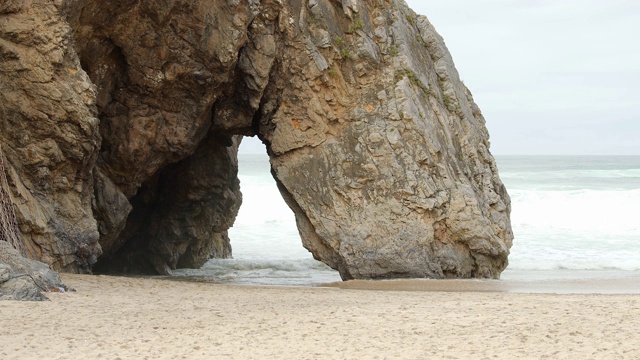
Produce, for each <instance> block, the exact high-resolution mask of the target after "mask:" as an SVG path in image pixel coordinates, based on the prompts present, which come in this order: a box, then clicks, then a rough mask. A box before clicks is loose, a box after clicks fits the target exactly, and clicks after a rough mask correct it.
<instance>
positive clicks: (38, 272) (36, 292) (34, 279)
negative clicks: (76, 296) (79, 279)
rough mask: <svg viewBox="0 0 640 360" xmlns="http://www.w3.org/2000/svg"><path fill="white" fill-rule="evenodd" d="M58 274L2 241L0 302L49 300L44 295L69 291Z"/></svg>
mask: <svg viewBox="0 0 640 360" xmlns="http://www.w3.org/2000/svg"><path fill="white" fill-rule="evenodd" d="M67 290H68V288H67V287H66V286H65V285H64V284H63V283H62V281H61V280H60V277H59V276H58V273H56V272H55V271H53V270H50V269H49V267H48V266H47V265H46V264H43V263H41V262H38V261H34V260H30V259H26V258H24V257H23V256H21V255H20V253H18V251H16V250H15V249H14V248H13V247H12V246H11V245H9V243H8V242H6V241H0V300H29V301H42V300H48V298H47V297H46V295H44V293H46V292H50V291H57V292H61V291H67Z"/></svg>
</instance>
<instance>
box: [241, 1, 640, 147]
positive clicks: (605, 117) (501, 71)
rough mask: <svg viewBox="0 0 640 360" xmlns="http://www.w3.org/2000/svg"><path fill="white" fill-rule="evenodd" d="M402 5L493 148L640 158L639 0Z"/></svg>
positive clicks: (251, 143) (249, 144)
mask: <svg viewBox="0 0 640 360" xmlns="http://www.w3.org/2000/svg"><path fill="white" fill-rule="evenodd" d="M407 3H408V4H409V6H410V7H411V8H413V9H414V10H415V11H416V12H417V13H419V14H422V15H426V16H427V17H428V18H429V20H430V21H431V22H432V23H433V24H434V26H435V27H436V29H437V30H438V32H439V33H440V35H442V36H443V38H444V40H445V43H446V44H447V47H448V48H449V51H450V52H451V53H452V56H453V60H454V62H455V64H456V67H457V68H458V71H459V73H460V77H461V78H462V80H463V81H464V82H465V84H466V85H467V86H468V87H469V89H470V90H471V92H472V93H473V95H474V98H475V100H476V102H477V103H478V105H479V106H480V108H481V109H482V112H483V114H484V116H485V118H486V120H487V127H488V128H489V133H490V134H491V151H492V153H493V154H496V155H510V154H562V155H573V154H584V155H592V154H595V155H598V154H603V155H610V154H622V155H628V154H633V155H640V90H639V89H640V46H639V45H638V44H640V39H639V38H640V1H637V0H481V1H480V0H407ZM245 143H246V144H244V146H243V152H263V151H264V147H263V146H262V145H261V144H259V142H258V141H256V139H245Z"/></svg>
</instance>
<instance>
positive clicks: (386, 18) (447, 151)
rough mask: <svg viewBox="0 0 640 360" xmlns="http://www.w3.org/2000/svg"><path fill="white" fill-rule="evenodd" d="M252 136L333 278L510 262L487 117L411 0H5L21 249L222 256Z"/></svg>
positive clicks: (1, 51) (134, 257) (39, 254)
mask: <svg viewBox="0 0 640 360" xmlns="http://www.w3.org/2000/svg"><path fill="white" fill-rule="evenodd" d="M243 136H258V137H259V138H260V139H261V140H262V141H263V142H264V143H265V144H266V147H267V151H268V154H269V156H270V158H271V164H272V173H273V176H274V178H275V179H276V181H277V183H278V187H279V190H280V192H281V193H282V195H283V197H284V199H285V200H286V201H287V203H288V204H289V206H290V207H291V209H292V210H293V211H294V213H295V216H296V220H297V225H298V229H299V232H300V236H301V238H302V244H303V245H304V246H305V247H306V248H307V249H308V250H309V251H310V252H312V253H313V256H314V257H315V258H316V259H318V260H320V261H323V262H324V263H326V264H328V265H329V266H331V267H332V268H334V269H337V270H338V271H339V272H340V275H341V276H342V278H343V279H354V278H358V279H380V278H399V277H403V278H404V277H418V278H469V277H480V278H498V277H499V276H500V273H501V271H502V270H504V269H505V267H506V266H507V263H508V261H507V257H508V254H509V249H510V247H511V243H512V239H513V235H512V231H511V224H510V220H509V213H510V200H509V196H508V194H507V192H506V190H505V187H504V186H503V184H502V182H501V181H500V178H499V176H498V171H497V168H496V164H495V161H494V159H493V157H492V155H491V153H490V152H489V134H488V132H487V129H486V127H485V120H484V118H483V116H482V114H481V112H480V109H479V108H478V106H477V105H476V104H475V103H474V101H473V98H472V96H471V92H470V91H469V90H468V89H467V88H466V86H465V85H464V84H463V83H462V82H461V81H460V79H459V76H458V73H457V71H456V69H455V66H454V63H453V61H452V59H451V55H450V54H449V52H448V50H447V48H446V46H445V44H444V41H443V39H442V38H441V37H440V36H439V35H438V34H437V33H436V31H435V29H434V28H433V26H432V25H431V23H430V22H429V20H428V19H427V17H425V16H418V15H416V14H415V13H414V12H413V11H412V10H411V9H409V8H408V7H407V5H406V4H405V2H404V1H402V0H375V1H364V0H342V1H336V0H309V1H300V0H263V1H259V0H199V1H191V0H189V1H188V0H162V1H161V0H146V1H129V0H126V1H125V0H107V1H102V0H100V1H99V0H73V1H49V0H29V1H26V0H10V1H5V2H4V3H3V4H2V5H0V144H1V146H2V149H3V152H4V156H5V160H6V161H5V164H6V176H7V178H8V190H9V192H10V193H11V198H12V199H13V202H14V207H15V211H16V219H17V222H18V225H19V230H20V233H21V238H22V242H23V244H24V247H23V255H25V256H26V257H29V258H31V259H35V260H39V261H42V262H44V263H45V264H47V265H50V266H51V267H52V268H53V269H55V270H60V271H67V272H82V273H85V272H92V271H95V270H99V271H105V272H126V273H148V274H165V273H167V272H168V271H169V270H171V269H175V268H177V267H199V266H201V265H202V264H204V263H205V262H206V261H207V260H208V259H210V258H212V257H229V256H230V255H231V248H230V245H229V244H230V241H233V239H231V240H230V239H229V237H228V235H227V229H228V228H229V227H231V226H232V225H233V221H234V219H235V216H236V214H237V211H238V209H239V207H240V205H241V202H242V196H241V193H240V186H239V181H238V179H237V167H238V163H237V151H238V144H239V143H240V141H241V139H242V137H243ZM268 207H269V204H264V211H269V209H268ZM0 260H1V259H0Z"/></svg>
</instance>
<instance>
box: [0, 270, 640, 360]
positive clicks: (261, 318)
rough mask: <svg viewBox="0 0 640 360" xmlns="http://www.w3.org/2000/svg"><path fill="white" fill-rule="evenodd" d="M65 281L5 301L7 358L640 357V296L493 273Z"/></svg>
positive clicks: (1, 310) (1, 319)
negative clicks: (319, 279) (531, 282)
mask: <svg viewBox="0 0 640 360" xmlns="http://www.w3.org/2000/svg"><path fill="white" fill-rule="evenodd" d="M63 279H64V281H65V283H67V285H69V286H71V287H75V288H76V290H77V292H75V293H64V294H58V293H54V294H49V295H50V298H51V300H52V301H50V302H42V303H20V302H1V303H0V358H2V359H31V358H39V359H99V358H104V359H117V358H120V359H145V358H148V359H425V358H436V359H440V358H453V359H482V358H492V359H493V358H498V359H514V358H554V359H557V358H577V359H581V358H590V359H636V358H639V357H640V346H639V345H638V344H640V335H639V334H640V295H633V294H616V295H611V294H534V293H514V292H510V291H512V290H513V288H505V287H504V286H505V285H504V284H505V283H508V282H495V283H494V282H484V281H447V282H433V281H427V280H418V281H400V282H376V283H372V282H348V283H344V284H340V288H337V287H322V288H312V287H267V286H262V287H260V286H237V285H220V284H210V283H193V282H179V281H170V280H159V279H140V278H122V277H109V276H87V275H64V276H63ZM392 283H395V284H392ZM399 284H402V285H399ZM487 284H491V285H487ZM496 284H497V285H496ZM637 285H638V284H637V283H632V284H631V286H632V287H633V288H635V287H637ZM492 286H495V287H494V288H491V287H492ZM581 286H582V285H581ZM584 286H587V287H588V286H589V285H588V284H585V285H584ZM592 286H593V284H592ZM621 286H622V285H621ZM625 286H626V285H625ZM377 287H379V288H377ZM355 288H365V289H368V291H363V290H360V289H355ZM382 289H384V290H382ZM406 290H411V291H406Z"/></svg>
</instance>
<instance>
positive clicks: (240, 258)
mask: <svg viewBox="0 0 640 360" xmlns="http://www.w3.org/2000/svg"><path fill="white" fill-rule="evenodd" d="M496 161H497V163H498V168H499V173H500V177H501V179H502V180H503V182H504V184H505V186H506V187H507V190H508V192H509V194H510V196H511V205H512V213H511V221H512V226H513V232H514V235H515V239H514V241H513V247H512V248H511V254H510V256H509V263H510V265H509V267H508V268H507V270H506V271H505V272H504V273H503V276H502V278H503V279H515V280H545V279H571V278H590V277H597V278H603V277H608V276H614V277H620V276H625V274H629V276H637V274H638V273H639V272H640V216H639V215H640V156H496ZM239 178H240V182H241V190H242V193H243V204H242V207H241V208H240V212H239V214H238V217H237V219H236V222H235V224H234V226H233V228H231V229H230V230H229V237H230V239H231V244H232V248H233V259H222V260H220V259H213V260H211V261H209V262H208V263H207V264H205V265H204V266H203V267H202V269H197V270H178V271H176V272H175V274H174V275H177V276H187V277H189V278H191V279H201V280H206V281H214V282H230V283H235V284H267V285H314V284H319V283H326V282H333V281H339V280H340V277H339V276H338V274H337V272H336V271H334V270H332V269H330V268H329V267H327V266H326V265H324V264H322V263H321V262H319V261H316V260H314V259H313V258H312V256H311V254H310V253H309V252H308V251H307V250H305V249H304V248H303V246H302V243H301V240H300V237H299V235H298V231H297V228H296V225H295V219H294V215H293V212H292V211H291V210H290V209H289V208H288V206H287V205H286V204H285V203H284V201H283V200H282V198H281V196H280V193H279V192H278V189H277V187H276V184H275V181H274V180H273V178H272V176H271V173H270V165H269V160H268V157H267V156H266V155H263V154H242V153H241V154H240V155H239Z"/></svg>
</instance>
